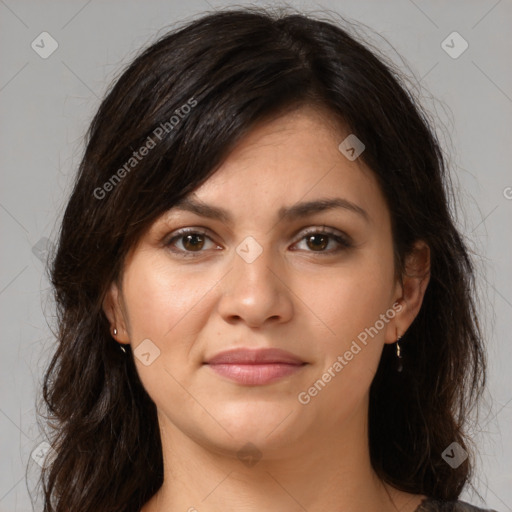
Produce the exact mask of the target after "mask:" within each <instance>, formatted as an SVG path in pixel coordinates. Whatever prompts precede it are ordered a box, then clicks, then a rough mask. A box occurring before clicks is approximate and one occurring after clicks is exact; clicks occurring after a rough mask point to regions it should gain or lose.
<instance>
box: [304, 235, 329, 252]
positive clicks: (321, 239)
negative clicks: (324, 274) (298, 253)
mask: <svg viewBox="0 0 512 512" xmlns="http://www.w3.org/2000/svg"><path fill="white" fill-rule="evenodd" d="M306 240H307V241H306V243H307V244H308V247H309V248H310V249H313V250H317V249H320V250H323V249H325V248H326V247H327V246H328V245H329V237H328V236H327V235H322V234H317V235H308V236H307V237H306Z"/></svg>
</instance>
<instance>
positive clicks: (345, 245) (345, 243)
mask: <svg viewBox="0 0 512 512" xmlns="http://www.w3.org/2000/svg"><path fill="white" fill-rule="evenodd" d="M185 235H201V236H205V237H206V238H209V239H210V240H211V237H209V236H208V234H207V232H206V231H202V230H200V229H197V228H184V229H180V230H178V231H176V232H175V233H174V236H172V238H170V239H168V241H167V242H165V243H164V245H165V246H166V247H168V248H169V249H170V250H171V251H172V252H173V253H175V254H178V255H180V256H182V257H184V258H190V257H192V258H195V257H197V256H199V255H200V254H201V253H202V252H204V250H199V251H186V250H181V249H176V248H173V244H174V242H175V241H176V240H179V239H181V238H183V237H184V236H185ZM310 235H328V236H329V237H330V238H331V239H333V240H335V241H336V242H337V243H338V244H339V245H340V246H341V247H338V248H337V249H334V250H330V251H306V252H311V253H313V254H319V255H321V256H330V255H332V254H337V253H338V252H340V251H342V250H344V249H349V248H351V247H353V244H352V243H351V242H350V241H349V239H348V237H345V236H341V235H339V234H337V233H334V232H332V231H328V230H326V228H325V226H323V227H322V228H321V229H318V228H310V229H308V230H306V231H305V232H304V233H303V235H302V237H301V238H300V240H299V242H302V241H303V240H304V239H305V238H306V237H307V236H310ZM211 241H212V242H213V240H211ZM214 243H215V242H214Z"/></svg>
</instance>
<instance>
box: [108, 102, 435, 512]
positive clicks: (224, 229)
mask: <svg viewBox="0 0 512 512" xmlns="http://www.w3.org/2000/svg"><path fill="white" fill-rule="evenodd" d="M348 134H349V132H348V131H347V130H344V128H343V127H342V126H340V125H339V124H338V123H336V122H335V121H334V119H332V118H330V117H329V114H328V113H326V112H324V111H322V110H320V109H314V108H312V107H301V108H300V109H298V110H295V111H293V112H291V113H287V114H284V115H282V116H279V117H275V118H273V119H272V120H267V121H265V122H260V123H259V124H258V125H256V126H255V128H254V129H253V130H252V131H251V132H250V133H249V134H248V135H246V136H245V137H244V138H243V139H242V140H241V142H240V143H239V144H238V145H237V146H236V148H235V149H234V150H233V151H232V153H231V154H230V155H229V156H228V158H227V159H226V160H225V161H224V163H223V164H222V166H221V167H220V168H219V170H218V171H217V172H216V173H215V174H214V175H213V176H212V177H210V178H209V179H208V180H207V181H206V182H205V183H204V184H203V185H201V186H200V187H199V188H197V189H196V190H195V191H194V192H193V193H192V194H191V196H192V197H193V198H195V199H196V200H201V201H203V202H204V203H207V204H209V205H214V206H218V207H223V208H225V209H227V210H228V211H229V212H230V214H231V215H232V217H233V219H232V223H227V222H222V221H220V220H214V219H210V218H205V217H202V216H199V215H197V214H195V213H192V212H189V211H183V210H178V209H175V208H173V209H172V210H170V211H169V212H167V213H166V214H165V215H164V216H162V217H160V218H159V219H157V221H156V222H155V223H154V224H153V225H152V226H151V228H150V229H149V230H148V231H147V232H146V234H145V235H144V236H143V237H142V238H141V240H140V242H139V243H138V245H137V246H136V247H134V248H133V249H132V251H131V252H130V253H129V255H128V257H127V259H126V261H125V266H124V271H123V274H122V279H121V282H120V283H119V284H116V283H113V284H112V285H111V288H110V291H109V293H108V295H107V297H106V299H105V302H104V310H105V313H106V314H107V316H108V318H109V320H110V322H111V325H112V329H113V328H114V327H116V328H117V331H118V332H117V335H116V336H115V338H116V339H117V341H118V342H119V343H131V344H132V349H133V350H134V351H136V349H137V346H138V345H139V344H140V343H141V342H142V341H143V340H145V339H150V340H151V342H152V343H153V344H154V345H152V346H156V347H158V349H159V350H160V354H159V356H158V357H156V359H154V360H153V361H152V362H151V364H149V365H148V366H146V365H144V364H143V363H142V362H141V360H140V359H139V358H138V357H137V355H135V356H134V358H135V363H136V367H137V371H138V373H139V376H140V379H141V381H142V383H143V385H144V387H145V389H146V390H147V392H148V394H149V395H150V396H151V398H152V399H153V401H154V402H155V404H156V406H157V410H158V420H159V428H160V432H161V439H162V446H163V457H164V470H165V477H164V484H163V486H162V488H161V489H160V490H159V491H158V492H157V493H156V494H155V495H154V496H153V498H152V499H151V500H150V501H149V502H148V503H146V505H145V506H144V507H143V509H142V512H163V511H171V510H172V511H175V510H176V511H190V512H192V511H194V510H197V511H200V512H212V511H219V510H237V511H244V512H256V511H257V512H260V511H261V510H265V511H269V512H282V511H283V510H286V511H304V510H307V511H308V512H319V511H325V510H340V511H341V510H350V511H361V512H362V511H365V512H368V511H375V512H377V511H379V512H387V511H397V510H398V511H400V512H412V511H414V510H415V509H416V507H417V506H418V505H419V503H420V501H421V500H422V499H423V498H424V497H425V496H421V495H414V494H408V493H405V492H401V491H398V490H396V489H394V488H393V487H391V486H389V485H387V484H384V483H383V482H382V481H381V480H380V479H379V478H378V477H377V475H376V474H375V473H374V471H373V470H372V467H371V463H370V456H369V447H368V440H367V436H368V425H367V414H368V397H369V388H370V384H371V382H372V379H373V377H374V375H375V372H376V370H377V366H378V363H379V359H380V356H381V353H382V349H383V347H384V344H385V343H394V342H395V341H396V339H397V336H398V335H402V334H403V333H404V332H405V331H407V329H408V327H409V326H410V324H411V323H412V321H413V320H414V318H415V317H416V315H417V313H418V311H419V309H420V307H421V303H422V300H423V297H424V293H425V289H426V287H427V284H428V280H429V264H430V256H429V249H428V246H427V245H426V244H424V243H423V242H422V241H419V242H418V243H417V245H416V250H415V251H414V252H413V253H411V255H410V256H409V257H408V259H407V269H408V271H407V274H406V275H404V276H403V283H402V284H401V283H400V282H399V280H396V279H395V274H394V262H393V245H392V237H391V222H390V215H389V210H388V208H387V205H386V203H385V200H384V197H383V195H382V193H381V191H380V189H379V187H378V185H377V181H376V179H375V177H374V175H373V173H372V171H371V170H370V169H369V168H368V167H366V166H365V165H364V163H363V162H362V160H361V159H360V158H358V159H356V160H355V161H349V160H348V159H347V158H345V156H344V155H343V154H342V153H341V152H340V151H339V150H338V145H339V144H340V142H341V141H342V140H343V139H344V138H345V137H346V136H347V135H348ZM333 197H341V198H345V199H347V200H349V201H351V202H353V203H355V204H357V205H358V206H360V207H361V208H363V209H364V210H366V212H367V214H368V221H365V219H364V218H363V216H361V215H358V214H357V213H354V212H352V211H350V210H347V209H342V208H335V209H331V210H325V211H322V212H318V213H315V214H309V215H308V216H307V217H305V218H302V219H295V220H281V221H278V220H277V217H276V215H277V211H278V210H279V208H281V207H283V206H291V205H294V204H296V203H298V202H303V201H310V200H315V199H320V198H333ZM323 226H326V227H327V228H328V229H329V230H330V231H334V232H335V233H336V234H342V235H343V234H345V235H348V236H349V237H350V239H351V240H352V243H353V246H352V247H350V248H346V247H343V246H342V245H339V244H338V243H337V242H336V241H335V239H334V238H332V237H331V236H329V237H328V238H323V237H322V236H321V235H320V236H317V237H316V238H314V239H313V240H312V241H311V239H309V243H308V238H305V234H304V231H305V229H306V228H317V229H314V231H320V232H322V227H323ZM184 227H193V228H198V229H200V228H202V229H203V230H204V229H205V230H207V233H206V237H201V236H199V237H198V238H196V239H195V240H194V241H193V242H195V244H196V245H193V244H192V245H191V244H190V243H187V239H186V238H183V235H182V237H181V238H178V239H175V240H174V245H173V246H171V245H168V246H166V245H165V242H168V241H169V240H170V239H171V238H172V237H173V236H174V235H173V233H175V232H176V231H177V230H178V229H180V228H184ZM200 231H201V229H200ZM248 236H252V237H253V238H254V239H255V240H256V241H257V243H258V244H259V246H260V247H261V249H262V253H261V254H260V255H259V256H258V257H257V258H256V259H255V260H254V261H253V262H252V263H248V262H247V261H246V260H244V259H243V258H242V257H240V256H239V254H238V253H237V252H236V249H237V247H238V246H239V245H240V244H241V243H242V241H243V240H244V239H245V238H246V237H248ZM201 244H202V245H201ZM198 246H199V247H198ZM171 247H173V248H174V249H175V250H177V251H180V250H181V253H187V250H188V254H192V256H191V257H180V256H179V255H178V254H176V253H173V252H172V251H171ZM337 248H339V250H338V251H337V252H331V251H334V250H335V249H337ZM329 253H330V254H329ZM394 304H395V310H394V311H395V315H394V316H393V318H390V319H388V322H385V325H384V327H383V328H382V329H380V330H379V332H378V334H377V335H375V336H374V337H373V338H369V341H368V343H367V345H366V346H363V345H361V344H360V345H361V347H362V349H361V350H360V351H359V352H358V353H357V354H356V355H354V357H353V358H352V360H350V361H349V362H348V364H346V365H345V366H344V367H343V369H342V370H341V371H340V372H339V373H338V374H337V375H336V377H334V378H332V380H331V381H330V382H329V383H327V384H326V385H325V387H324V388H323V389H322V390H321V391H320V392H319V393H318V394H317V395H316V396H315V397H312V398H311V401H310V402H309V403H308V404H307V405H303V404H301V403H299V401H298V399H297V397H298V394H299V393H300V392H301V391H305V390H306V391H307V390H308V389H309V388H310V387H311V386H312V384H313V383H314V382H315V381H317V380H318V379H319V378H321V376H322V374H323V373H324V372H325V371H326V370H327V369H328V368H329V367H331V366H332V365H333V363H334V362H335V361H336V360H337V357H338V356H339V355H343V354H344V353H345V352H346V351H347V350H348V349H349V348H350V346H351V343H352V341H353V340H356V339H357V336H358V334H359V333H361V332H362V331H364V329H365V328H368V327H370V326H373V325H374V324H375V323H376V321H377V320H378V319H379V315H381V314H385V313H386V312H387V311H390V310H391V311H393V305H394ZM400 306H401V308H400ZM398 308H400V311H399V312H397V309H398ZM234 347H248V348H256V347H258V348H259V347H273V348H274V347H275V348H281V349H285V350H288V351H290V352H292V353H294V354H296V355H297V356H299V357H301V358H302V359H303V360H304V361H306V362H308V363H309V364H307V365H306V366H305V367H304V368H303V369H301V371H300V372H298V373H296V374H294V375H291V376H288V377H285V378H283V379H282V380H280V381H277V382H274V383H272V384H267V385H263V386H242V385H240V384H237V383H234V382H232V381H229V380H227V379H225V378H223V377H221V376H219V375H217V374H216V373H214V372H213V371H212V370H211V368H209V367H208V366H205V365H203V364H202V363H203V362H204V361H205V359H206V358H207V357H211V356H212V355H214V354H217V353H218V352H221V351H223V350H226V349H230V348H234ZM151 350H152V351H153V350H154V349H151ZM152 353H154V352H152ZM248 442H250V443H252V445H253V446H254V447H255V448H253V450H255V451H257V453H258V454H260V455H261V459H260V460H259V461H258V462H257V463H256V464H255V465H252V466H249V465H248V464H245V463H244V462H243V461H241V460H240V459H239V458H238V457H237V452H238V451H239V450H240V449H241V448H242V447H243V446H244V445H246V444H247V443H248Z"/></svg>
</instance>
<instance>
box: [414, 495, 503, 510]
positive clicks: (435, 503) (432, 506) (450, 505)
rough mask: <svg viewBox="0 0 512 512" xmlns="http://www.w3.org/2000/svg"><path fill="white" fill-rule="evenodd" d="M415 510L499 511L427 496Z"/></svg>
mask: <svg viewBox="0 0 512 512" xmlns="http://www.w3.org/2000/svg"><path fill="white" fill-rule="evenodd" d="M415 512H497V511H496V510H494V509H489V508H479V507H476V506H475V505H471V504H470V503H466V502H465V501H460V500H456V501H442V500H435V499H433V498H427V499H425V500H423V501H422V502H421V503H420V506H419V507H418V508H417V509H416V510H415Z"/></svg>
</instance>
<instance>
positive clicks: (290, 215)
mask: <svg viewBox="0 0 512 512" xmlns="http://www.w3.org/2000/svg"><path fill="white" fill-rule="evenodd" d="M335 208H343V209H345V210H348V211H351V212H353V213H356V214H357V215H360V216H361V217H362V218H363V219H364V220H365V221H366V222H370V216H369V215H368V212H367V211H366V210H364V209H363V208H361V207H360V206H358V205H357V204H355V203H352V202H351V201H349V200H347V199H343V198H341V197H335V198H329V199H317V200H315V201H308V202H303V203H297V204H294V205H292V206H284V207H282V208H280V209H279V211H278V212H277V218H278V220H279V221H281V220H285V219H286V220H289V221H292V220H296V219H301V218H304V217H307V216H308V215H311V214H315V213H319V212H323V211H327V210H333V209H335ZM175 209H176V210H185V211H189V212H192V213H195V214H197V215H200V216H202V217H207V218H209V219H216V220H220V221H221V222H224V223H226V224H230V223H232V216H231V214H230V213H229V211H228V210H225V209H224V208H221V207H218V206H212V205H209V204H206V203H204V202H202V201H198V200H196V199H192V198H190V197H185V198H183V199H181V200H180V201H178V202H177V203H176V204H175V205H174V206H173V207H172V210H175Z"/></svg>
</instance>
